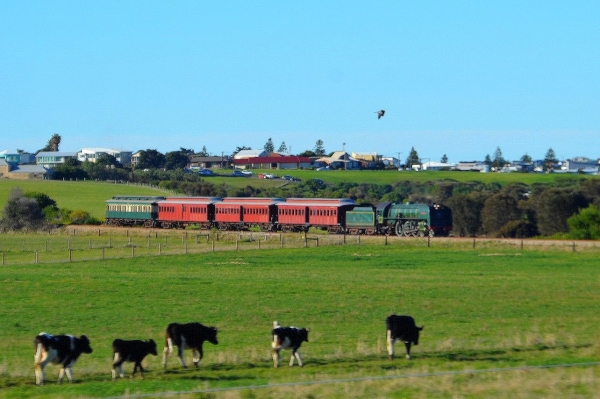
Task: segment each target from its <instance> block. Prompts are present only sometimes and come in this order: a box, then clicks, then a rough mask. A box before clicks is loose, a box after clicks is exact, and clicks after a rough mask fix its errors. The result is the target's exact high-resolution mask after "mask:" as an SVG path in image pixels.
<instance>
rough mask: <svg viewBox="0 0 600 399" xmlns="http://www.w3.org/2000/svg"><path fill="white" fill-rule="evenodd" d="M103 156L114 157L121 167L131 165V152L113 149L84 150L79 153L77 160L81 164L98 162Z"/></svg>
mask: <svg viewBox="0 0 600 399" xmlns="http://www.w3.org/2000/svg"><path fill="white" fill-rule="evenodd" d="M102 155H112V156H113V157H115V158H116V159H117V162H119V163H120V164H121V165H129V164H131V159H132V153H131V151H126V150H118V149H113V148H82V149H81V151H79V152H78V153H77V159H78V160H79V161H81V162H86V161H88V162H96V160H97V159H98V158H99V157H101V156H102Z"/></svg>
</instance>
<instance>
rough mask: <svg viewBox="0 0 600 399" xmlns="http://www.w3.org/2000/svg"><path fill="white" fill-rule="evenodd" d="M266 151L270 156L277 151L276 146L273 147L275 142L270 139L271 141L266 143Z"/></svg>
mask: <svg viewBox="0 0 600 399" xmlns="http://www.w3.org/2000/svg"><path fill="white" fill-rule="evenodd" d="M264 149H265V151H266V152H268V153H269V154H270V153H272V152H273V151H275V145H273V140H272V139H271V138H270V137H269V140H267V142H266V143H265V146H264Z"/></svg>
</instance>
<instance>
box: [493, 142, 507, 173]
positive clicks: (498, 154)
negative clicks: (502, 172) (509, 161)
mask: <svg viewBox="0 0 600 399" xmlns="http://www.w3.org/2000/svg"><path fill="white" fill-rule="evenodd" d="M505 164H506V160H505V159H504V157H503V156H502V150H501V149H500V147H497V148H496V151H495V152H494V160H493V161H492V168H502V167H503V166H504V165H505Z"/></svg>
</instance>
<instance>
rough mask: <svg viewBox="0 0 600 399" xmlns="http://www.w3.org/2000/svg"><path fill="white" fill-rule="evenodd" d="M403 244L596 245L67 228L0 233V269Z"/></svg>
mask: <svg viewBox="0 0 600 399" xmlns="http://www.w3.org/2000/svg"><path fill="white" fill-rule="evenodd" d="M363 244H368V245H382V246H385V245H402V246H406V247H407V248H408V247H421V248H429V247H432V246H434V247H438V248H440V247H448V248H455V249H459V248H462V249H465V250H467V249H477V250H488V249H498V250H511V251H515V250H516V251H523V250H525V249H528V250H535V249H540V250H544V251H548V250H560V251H572V252H580V251H598V250H600V242H596V241H577V242H574V241H559V240H552V241H550V240H532V239H528V240H520V239H516V240H515V239H512V240H502V239H486V238H441V237H438V238H429V237H415V238H406V237H396V236H356V235H328V234H304V233H254V232H243V233H240V232H221V231H181V230H154V229H152V230H147V229H105V228H93V227H68V228H65V229H61V230H56V231H53V232H48V233H47V234H1V235H0V265H16V264H38V263H62V262H80V261H87V260H102V259H119V258H133V257H147V256H163V255H185V254H198V253H209V252H216V251H248V250H267V249H279V248H315V247H320V246H331V245H345V246H352V245H363Z"/></svg>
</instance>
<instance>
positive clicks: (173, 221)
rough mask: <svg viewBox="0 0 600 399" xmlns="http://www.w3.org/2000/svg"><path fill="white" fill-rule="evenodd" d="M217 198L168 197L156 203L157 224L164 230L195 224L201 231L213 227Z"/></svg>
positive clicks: (218, 199)
mask: <svg viewBox="0 0 600 399" xmlns="http://www.w3.org/2000/svg"><path fill="white" fill-rule="evenodd" d="M220 201H221V198H218V197H168V198H166V199H165V200H163V201H159V202H158V222H159V224H160V225H161V226H162V227H163V228H166V229H169V228H184V227H186V226H188V225H190V224H196V225H198V226H200V227H201V228H203V229H210V228H211V227H213V220H214V218H215V204H216V203H219V202H220Z"/></svg>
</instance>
